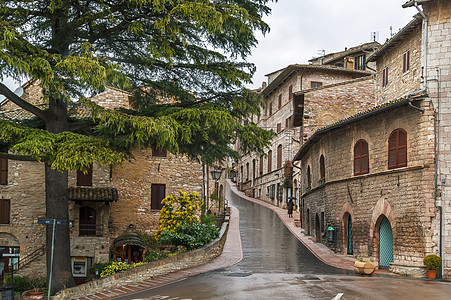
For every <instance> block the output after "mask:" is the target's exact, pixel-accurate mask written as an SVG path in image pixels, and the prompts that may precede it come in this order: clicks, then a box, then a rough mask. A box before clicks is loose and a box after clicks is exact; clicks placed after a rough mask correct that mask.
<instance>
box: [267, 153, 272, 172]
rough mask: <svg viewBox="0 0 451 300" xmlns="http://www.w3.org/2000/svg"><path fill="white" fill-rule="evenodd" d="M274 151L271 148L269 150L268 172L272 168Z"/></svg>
mask: <svg viewBox="0 0 451 300" xmlns="http://www.w3.org/2000/svg"><path fill="white" fill-rule="evenodd" d="M271 167H272V151H271V150H269V152H268V173H269V172H271V170H272V168H271Z"/></svg>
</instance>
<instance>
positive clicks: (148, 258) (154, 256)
mask: <svg viewBox="0 0 451 300" xmlns="http://www.w3.org/2000/svg"><path fill="white" fill-rule="evenodd" d="M168 256H169V255H168V253H167V252H164V251H155V250H148V251H147V253H146V255H145V256H144V262H146V263H149V262H153V261H156V260H160V259H163V258H166V257H168Z"/></svg>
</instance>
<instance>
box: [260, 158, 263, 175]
mask: <svg viewBox="0 0 451 300" xmlns="http://www.w3.org/2000/svg"><path fill="white" fill-rule="evenodd" d="M261 175H263V155H261V156H260V176H261Z"/></svg>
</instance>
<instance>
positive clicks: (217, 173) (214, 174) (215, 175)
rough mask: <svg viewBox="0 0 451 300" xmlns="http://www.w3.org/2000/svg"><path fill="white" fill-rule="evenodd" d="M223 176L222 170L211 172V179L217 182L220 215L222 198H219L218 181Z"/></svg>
mask: <svg viewBox="0 0 451 300" xmlns="http://www.w3.org/2000/svg"><path fill="white" fill-rule="evenodd" d="M221 175H222V170H221V169H213V170H211V177H213V179H214V180H215V189H216V196H218V198H219V213H221V198H220V197H219V189H218V180H219V178H221ZM207 206H208V205H207ZM207 209H208V207H207Z"/></svg>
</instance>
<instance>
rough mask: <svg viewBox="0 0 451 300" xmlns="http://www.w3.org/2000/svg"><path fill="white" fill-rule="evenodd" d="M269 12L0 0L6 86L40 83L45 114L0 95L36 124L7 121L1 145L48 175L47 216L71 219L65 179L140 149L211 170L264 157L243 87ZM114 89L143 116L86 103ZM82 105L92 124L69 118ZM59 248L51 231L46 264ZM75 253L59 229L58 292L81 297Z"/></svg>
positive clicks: (232, 0) (233, 5)
mask: <svg viewBox="0 0 451 300" xmlns="http://www.w3.org/2000/svg"><path fill="white" fill-rule="evenodd" d="M270 1H272V0H221V1H218V0H75V1H63V0H40V1H30V0H23V1H5V0H0V68H1V75H2V77H3V76H9V77H12V78H15V79H17V80H23V79H30V78H31V79H38V80H40V82H41V84H42V92H43V95H44V100H45V101H46V103H47V104H48V105H47V106H46V108H45V109H42V108H41V107H38V106H35V105H32V104H30V103H28V102H26V101H24V100H23V99H22V98H20V97H19V96H17V95H15V94H14V93H13V92H12V91H10V90H9V89H8V88H7V87H6V86H5V85H3V84H0V94H2V95H4V96H6V97H7V98H8V99H9V100H10V101H12V102H13V103H15V104H16V105H18V106H19V107H21V108H22V109H24V110H26V111H28V112H30V113H31V114H33V115H34V116H35V118H34V119H33V120H28V121H26V122H21V123H17V122H10V121H5V120H3V121H0V142H1V143H2V144H6V145H8V146H9V147H10V149H11V150H12V151H15V153H19V154H23V155H28V158H29V156H31V157H32V158H34V159H36V160H38V161H42V162H43V163H44V164H45V187H46V216H47V217H48V218H57V219H66V220H67V219H68V195H67V184H68V182H67V172H68V171H71V170H77V169H80V170H86V169H87V168H88V166H89V165H91V164H92V163H93V162H99V163H108V164H117V163H120V162H121V161H122V160H123V159H124V157H126V155H127V153H129V151H130V149H131V148H132V147H136V146H139V147H146V146H149V145H155V146H157V147H159V148H163V149H167V150H169V151H171V152H172V153H181V154H187V155H189V156H190V157H191V158H193V159H198V160H200V161H203V162H207V163H211V162H213V161H216V160H221V159H222V158H224V157H225V156H227V155H231V156H233V157H236V156H237V153H236V152H235V151H234V150H232V149H231V148H230V147H229V145H230V144H231V143H234V142H235V141H236V139H239V140H240V151H243V152H248V151H257V152H262V151H263V150H264V148H265V146H267V145H268V141H269V140H270V138H271V137H272V135H273V134H272V132H268V131H264V130H262V129H260V128H258V127H257V126H256V125H255V124H254V123H253V122H251V121H249V118H248V116H249V115H252V114H254V115H256V114H259V109H260V106H261V100H260V98H259V97H258V95H257V94H255V93H253V92H251V91H248V90H246V89H244V88H243V85H244V84H246V83H249V82H250V79H251V76H252V74H253V72H254V66H253V65H252V64H250V63H248V62H246V57H247V55H248V54H249V53H250V51H251V49H252V48H253V47H254V46H255V45H256V43H257V41H256V38H255V36H254V32H255V31H261V32H263V33H265V32H267V31H268V26H267V24H265V22H264V21H263V20H262V17H263V16H264V15H266V14H268V13H269V12H270V9H269V8H268V7H267V3H268V2H270ZM107 85H111V86H115V87H118V88H122V89H126V90H128V91H131V92H133V95H134V97H133V108H134V109H133V110H122V111H117V110H116V111H110V110H106V109H103V108H101V107H98V106H96V105H95V104H94V103H92V102H90V101H89V100H88V99H87V98H86V96H87V95H95V94H97V93H99V92H101V91H102V90H104V89H105V87H106V86H107ZM162 98H164V99H172V100H173V101H171V104H159V103H158V101H156V100H157V99H162ZM74 103H75V104H77V105H79V104H80V103H82V104H83V105H84V106H85V107H89V109H90V111H92V115H91V117H90V118H88V119H77V118H74V116H71V115H70V108H71V107H73V105H74ZM14 157H15V159H20V158H18V156H14ZM28 158H27V159H28ZM48 229H49V228H48ZM50 229H51V228H50ZM50 241H51V230H47V249H48V251H47V261H48V263H49V254H50V248H49V247H50V245H51V243H50ZM69 243H70V240H69V228H68V227H67V226H61V227H59V228H58V231H57V236H56V244H55V253H57V255H56V256H55V262H54V269H53V278H54V285H53V289H54V290H55V291H58V290H61V289H62V288H64V287H70V286H72V285H74V281H73V278H72V275H71V268H70V246H69ZM48 269H49V268H48ZM48 271H49V270H48Z"/></svg>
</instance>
